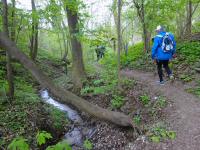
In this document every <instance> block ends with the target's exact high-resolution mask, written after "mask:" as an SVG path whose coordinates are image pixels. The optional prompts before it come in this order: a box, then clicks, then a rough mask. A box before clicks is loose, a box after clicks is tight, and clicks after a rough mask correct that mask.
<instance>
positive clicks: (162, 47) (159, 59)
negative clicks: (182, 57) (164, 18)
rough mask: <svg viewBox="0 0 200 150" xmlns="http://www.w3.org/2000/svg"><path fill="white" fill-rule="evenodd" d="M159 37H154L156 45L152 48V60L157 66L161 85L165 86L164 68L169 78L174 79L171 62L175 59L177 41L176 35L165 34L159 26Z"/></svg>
mask: <svg viewBox="0 0 200 150" xmlns="http://www.w3.org/2000/svg"><path fill="white" fill-rule="evenodd" d="M156 32H157V35H156V36H155V37H154V43H153V47H152V59H153V61H154V63H156V64H157V69H158V75H159V78H160V81H159V83H160V84H161V85H163V84H164V80H163V71H162V66H163V67H164V68H165V70H166V72H167V74H168V76H169V78H170V79H171V80H173V79H174V76H173V74H172V71H171V70H170V68H169V65H168V64H169V61H170V60H171V59H172V58H173V57H175V52H176V41H175V39H174V35H173V34H172V33H169V32H165V30H164V28H163V27H162V26H160V25H159V26H157V28H156Z"/></svg>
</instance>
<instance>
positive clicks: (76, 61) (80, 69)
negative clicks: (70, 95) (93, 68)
mask: <svg viewBox="0 0 200 150" xmlns="http://www.w3.org/2000/svg"><path fill="white" fill-rule="evenodd" d="M70 3H73V4H74V5H73V7H72V5H71V4H70ZM65 9H66V12H67V20H68V26H69V33H70V40H71V46H72V49H71V51H72V74H73V75H72V77H73V81H74V85H75V86H76V88H81V87H82V81H81V80H82V79H83V78H85V75H86V74H85V69H84V64H83V54H82V46H81V42H80V41H79V39H78V34H79V30H80V29H79V25H78V20H79V17H78V1H77V0H72V1H68V0H66V8H65Z"/></svg>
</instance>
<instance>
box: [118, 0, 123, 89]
mask: <svg viewBox="0 0 200 150" xmlns="http://www.w3.org/2000/svg"><path fill="white" fill-rule="evenodd" d="M117 6H118V17H117V18H118V19H117V39H118V51H117V52H118V53H117V54H118V87H119V88H120V87H121V86H120V52H121V47H122V36H121V9H122V2H121V0H118V4H117Z"/></svg>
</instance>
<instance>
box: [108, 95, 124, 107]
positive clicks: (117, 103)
mask: <svg viewBox="0 0 200 150" xmlns="http://www.w3.org/2000/svg"><path fill="white" fill-rule="evenodd" d="M123 104H124V98H123V97H121V96H118V95H114V96H113V99H112V100H111V106H112V108H120V107H121V106H122V105H123Z"/></svg>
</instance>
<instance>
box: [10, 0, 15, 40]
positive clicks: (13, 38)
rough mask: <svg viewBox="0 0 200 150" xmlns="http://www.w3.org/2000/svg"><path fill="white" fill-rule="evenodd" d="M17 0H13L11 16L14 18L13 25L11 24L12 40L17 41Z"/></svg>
mask: <svg viewBox="0 0 200 150" xmlns="http://www.w3.org/2000/svg"><path fill="white" fill-rule="evenodd" d="M15 4H16V2H15V0H12V14H11V18H12V25H11V40H12V41H15V35H16V32H15V28H16V22H15Z"/></svg>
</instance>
